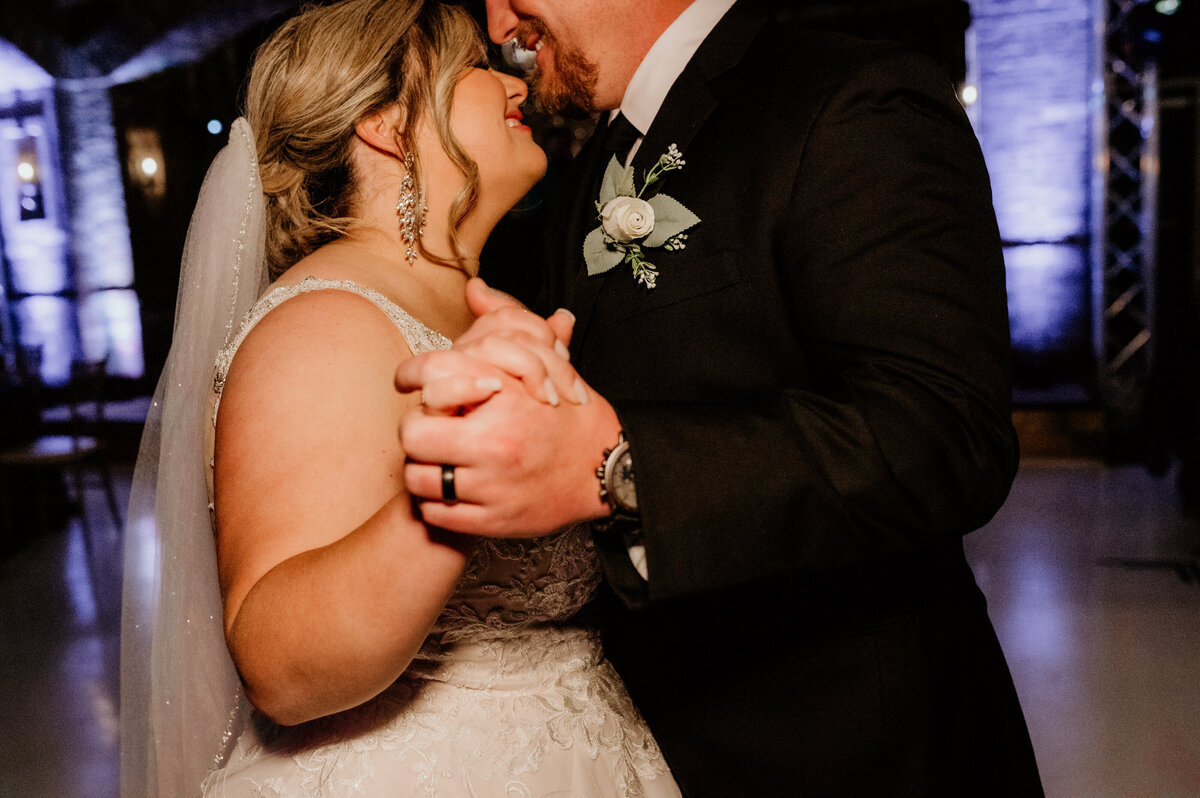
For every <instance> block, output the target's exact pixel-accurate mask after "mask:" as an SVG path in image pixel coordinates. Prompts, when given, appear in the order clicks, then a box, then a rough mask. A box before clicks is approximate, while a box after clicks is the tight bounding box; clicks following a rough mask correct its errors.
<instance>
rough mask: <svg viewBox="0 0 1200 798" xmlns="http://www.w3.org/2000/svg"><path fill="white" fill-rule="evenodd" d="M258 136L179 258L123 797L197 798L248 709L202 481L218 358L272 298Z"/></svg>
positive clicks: (124, 715) (223, 162) (138, 581)
mask: <svg viewBox="0 0 1200 798" xmlns="http://www.w3.org/2000/svg"><path fill="white" fill-rule="evenodd" d="M264 245H265V203H264V200H263V194H262V188H261V184H260V180H259V173H258V162H257V158H256V154H255V144H254V136H253V133H252V131H251V130H250V126H249V124H248V123H247V122H246V120H245V119H238V120H237V121H235V122H234V123H233V125H232V126H231V129H230V135H229V142H228V144H226V145H225V147H224V148H223V149H222V150H221V151H220V153H218V155H217V157H216V159H215V160H214V161H213V163H212V166H211V167H209V170H208V174H207V175H206V176H205V178H204V184H203V186H202V187H201V189H200V196H199V199H198V200H197V202H196V209H195V211H194V213H193V214H192V220H191V224H190V226H189V227H188V234H187V240H186V242H185V244H184V251H183V260H182V264H181V267H180V274H179V293H178V297H177V300H176V306H175V326H174V331H173V334H172V338H171V349H170V353H169V354H168V356H167V362H166V365H165V367H164V369H163V372H162V376H161V377H160V379H159V382H158V386H157V388H156V390H155V393H154V399H153V401H152V402H151V408H150V414H149V417H148V418H147V420H146V426H145V430H144V432H143V434H142V441H141V447H140V449H139V452H138V459H137V465H136V467H135V469H134V475H133V486H132V492H131V495H130V502H129V513H128V522H127V524H126V529H125V563H124V569H125V570H124V592H123V596H122V618H121V699H120V700H121V723H120V735H121V796H122V797H123V798H180V797H182V796H193V795H198V794H199V792H200V784H201V782H202V781H203V780H204V777H205V776H206V775H207V773H208V772H209V771H210V770H212V769H213V768H214V767H215V766H217V765H219V764H221V763H222V761H223V760H224V757H225V756H226V755H227V753H228V748H229V747H230V746H231V745H232V743H233V741H234V740H235V738H236V735H237V733H238V732H239V731H240V728H241V726H242V724H243V723H244V722H245V717H246V712H247V704H246V700H245V696H244V695H243V693H242V689H241V684H240V681H239V679H238V676H237V672H236V670H235V669H234V666H233V662H232V661H231V659H230V657H229V653H228V650H227V649H226V647H225V636H224V630H223V623H222V615H221V599H220V592H219V588H218V584H217V565H216V551H215V547H214V541H213V534H212V527H211V521H210V511H209V501H208V488H207V481H206V473H205V469H206V468H207V463H206V462H205V457H206V455H205V444H204V441H205V431H204V424H205V423H208V422H207V420H206V419H205V418H204V414H205V407H206V403H207V399H208V394H209V391H210V387H211V383H212V378H213V365H214V363H215V362H216V356H217V352H218V351H219V350H220V349H221V347H222V346H223V345H224V344H225V342H226V341H227V340H228V339H229V338H230V337H231V336H232V335H233V334H234V333H235V332H236V331H237V328H238V324H239V322H240V320H241V318H242V317H243V316H244V315H245V313H246V312H247V311H248V310H249V309H250V308H251V307H252V306H253V305H254V303H255V301H256V300H257V299H258V297H259V296H260V295H261V294H262V292H263V290H264V289H265V287H266V284H267V274H266V259H265V253H264Z"/></svg>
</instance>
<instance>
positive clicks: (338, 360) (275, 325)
mask: <svg viewBox="0 0 1200 798" xmlns="http://www.w3.org/2000/svg"><path fill="white" fill-rule="evenodd" d="M408 356H410V353H409V351H408V349H407V347H406V345H405V343H404V341H403V339H402V338H401V337H400V335H399V333H398V331H397V330H396V328H395V326H394V325H392V323H391V322H390V321H389V320H388V318H387V317H386V316H385V315H383V314H382V313H380V312H379V310H378V309H377V308H375V307H374V306H372V305H371V304H370V303H369V302H367V301H366V300H364V299H362V298H361V297H358V296H356V295H353V294H349V293H346V292H341V291H321V292H315V293H311V294H306V295H302V296H299V297H296V298H294V299H291V300H289V301H287V302H285V303H283V304H282V305H280V306H279V307H278V308H276V309H275V310H274V311H272V312H271V313H270V314H268V315H267V316H266V317H265V318H264V319H263V320H262V321H261V322H260V323H259V325H258V326H257V327H256V328H255V329H254V330H253V332H251V334H250V335H249V336H248V337H247V338H246V340H245V342H244V343H243V344H242V346H241V348H240V349H239V351H238V353H237V356H236V358H235V360H234V362H233V365H232V368H231V369H230V372H229V376H228V379H227V381H226V384H225V389H224V393H223V396H222V400H221V405H220V413H219V415H218V418H217V429H216V447H215V459H214V468H215V472H214V477H215V505H216V517H217V551H218V564H219V569H220V578H221V587H222V592H223V598H224V606H225V619H224V620H225V630H226V638H227V641H228V644H229V648H230V652H231V653H232V655H233V659H234V662H235V663H236V664H237V667H238V670H239V672H240V673H241V675H242V678H243V680H244V681H245V684H246V692H247V694H248V696H249V697H250V700H251V701H252V702H254V704H255V705H256V706H258V707H259V708H260V709H261V710H263V711H264V712H266V713H267V714H268V715H270V716H271V717H272V718H274V719H275V720H276V721H278V722H280V723H284V724H294V723H300V722H303V721H306V720H310V719H312V718H316V717H321V716H323V715H327V714H330V713H333V712H337V711H340V710H343V709H348V708H350V707H353V706H356V705H358V704H360V703H362V702H363V701H365V700H367V699H369V698H371V697H372V696H374V695H376V694H378V693H379V692H380V691H382V690H383V689H384V688H386V687H387V686H388V685H389V684H391V682H392V681H394V680H395V679H396V677H398V676H399V675H400V674H401V673H402V672H403V671H404V669H405V668H406V667H407V666H408V663H409V662H410V661H411V659H412V657H413V655H414V654H415V653H416V651H417V650H418V648H419V647H420V645H421V642H422V640H423V639H424V637H425V635H426V634H427V632H428V630H429V628H430V626H431V624H432V623H433V621H434V620H435V619H436V617H437V615H438V613H439V612H440V610H441V609H442V607H443V606H444V605H445V602H446V600H447V599H448V598H449V596H450V594H451V592H452V591H453V589H454V585H455V584H456V582H457V580H458V578H459V576H460V574H461V573H462V570H463V568H464V565H465V561H466V553H467V550H468V546H469V544H468V543H467V542H466V540H465V539H463V538H460V537H457V536H454V535H452V534H451V533H445V532H441V531H438V530H430V529H427V528H426V527H425V526H424V525H423V524H422V523H421V522H420V521H419V520H418V519H417V518H416V517H414V514H413V509H412V503H411V501H410V498H409V496H408V494H407V493H406V492H405V489H404V484H403V468H402V466H403V463H404V453H403V451H402V450H401V447H400V443H399V436H398V433H397V423H398V419H399V418H400V416H401V414H402V413H403V412H404V411H405V410H406V409H408V408H409V407H411V406H412V405H413V404H414V403H415V402H416V401H417V397H416V396H402V395H398V394H396V392H395V391H394V390H392V372H393V369H394V363H395V361H396V360H397V359H403V358H405V357H408Z"/></svg>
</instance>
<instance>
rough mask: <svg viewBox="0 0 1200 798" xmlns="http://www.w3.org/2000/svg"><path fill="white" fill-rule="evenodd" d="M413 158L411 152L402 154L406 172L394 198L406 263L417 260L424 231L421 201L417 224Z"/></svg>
mask: <svg viewBox="0 0 1200 798" xmlns="http://www.w3.org/2000/svg"><path fill="white" fill-rule="evenodd" d="M413 166H414V160H413V155H412V153H411V152H408V153H405V155H404V168H405V169H406V170H408V174H406V175H405V176H404V180H402V181H401V182H400V197H399V199H397V200H396V215H397V216H399V217H400V240H401V241H403V242H404V246H405V250H404V257H405V258H406V259H407V260H408V265H409V266H413V265H415V264H416V262H417V250H418V249H419V242H420V240H421V235H422V234H423V233H424V232H425V203H424V202H421V213H420V216H421V222H420V225H419V226H418V224H417V203H418V202H419V201H420V196H419V192H418V191H417V181H416V180H415V179H414V178H413Z"/></svg>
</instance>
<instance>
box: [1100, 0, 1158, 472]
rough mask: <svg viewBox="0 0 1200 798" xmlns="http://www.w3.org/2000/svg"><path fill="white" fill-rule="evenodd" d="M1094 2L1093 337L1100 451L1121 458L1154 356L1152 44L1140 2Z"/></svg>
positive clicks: (1137, 421) (1133, 438)
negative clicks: (1099, 18) (1102, 434)
mask: <svg viewBox="0 0 1200 798" xmlns="http://www.w3.org/2000/svg"><path fill="white" fill-rule="evenodd" d="M1099 5H1100V7H1099V8H1098V9H1097V13H1103V14H1104V17H1103V18H1104V37H1103V40H1102V41H1101V42H1100V43H1099V49H1100V51H1101V52H1100V57H1099V61H1100V74H1101V75H1102V76H1103V83H1102V85H1103V96H1102V97H1100V96H1097V97H1096V107H1097V115H1098V117H1099V119H1098V121H1097V124H1096V142H1095V144H1096V149H1095V152H1096V155H1097V157H1096V159H1095V164H1096V166H1095V176H1096V184H1095V187H1094V194H1095V196H1094V204H1093V208H1094V211H1093V230H1094V234H1093V239H1092V240H1093V253H1092V255H1093V258H1092V260H1093V266H1092V275H1093V284H1092V289H1093V290H1092V296H1093V313H1094V317H1093V341H1094V348H1095V354H1096V361H1097V364H1098V374H1097V388H1098V393H1099V398H1100V402H1101V405H1102V406H1103V408H1104V411H1105V415H1106V429H1107V431H1108V436H1107V437H1108V439H1109V449H1110V455H1113V456H1116V457H1118V458H1120V459H1124V458H1125V457H1128V456H1133V457H1136V454H1135V450H1136V449H1138V448H1140V447H1139V444H1138V439H1139V437H1140V430H1141V428H1142V424H1143V421H1144V419H1143V416H1144V412H1145V407H1146V400H1147V392H1148V382H1149V379H1150V374H1151V367H1152V365H1153V356H1154V343H1155V340H1154V334H1153V327H1154V318H1155V316H1154V312H1155V308H1154V284H1155V218H1156V212H1157V208H1156V205H1157V188H1158V70H1157V65H1156V64H1155V61H1154V57H1153V53H1152V52H1150V53H1148V52H1147V51H1146V49H1145V48H1146V47H1149V46H1151V45H1152V43H1151V42H1145V41H1143V40H1142V39H1141V38H1140V34H1141V31H1140V30H1139V28H1140V25H1139V23H1138V18H1139V17H1140V16H1141V15H1143V14H1145V12H1146V11H1148V10H1149V9H1148V8H1146V7H1144V6H1145V5H1146V0H1099ZM1099 85H1100V84H1099V82H1098V83H1097V86H1098V87H1099ZM1097 93H1098V92H1097Z"/></svg>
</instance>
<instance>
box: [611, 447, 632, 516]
mask: <svg viewBox="0 0 1200 798" xmlns="http://www.w3.org/2000/svg"><path fill="white" fill-rule="evenodd" d="M612 492H613V498H615V499H616V500H617V504H619V505H621V506H622V507H624V508H625V509H627V510H630V511H633V512H636V511H637V506H638V505H637V490H636V487H635V483H634V481H633V455H632V454H630V452H629V449H626V450H625V451H624V452H622V453H621V456H620V457H619V458H617V462H616V463H614V464H613V479H612Z"/></svg>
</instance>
